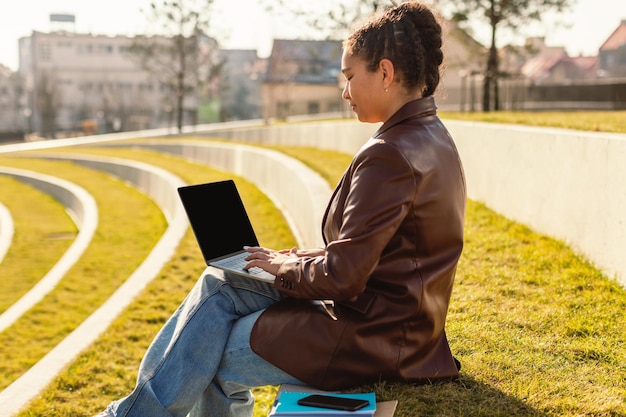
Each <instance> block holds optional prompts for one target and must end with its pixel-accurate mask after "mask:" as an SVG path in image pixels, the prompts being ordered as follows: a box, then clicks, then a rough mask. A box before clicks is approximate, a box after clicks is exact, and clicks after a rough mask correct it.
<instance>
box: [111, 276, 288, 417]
mask: <svg viewBox="0 0 626 417" xmlns="http://www.w3.org/2000/svg"><path fill="white" fill-rule="evenodd" d="M280 298H282V296H281V295H280V293H279V292H277V291H276V290H275V289H274V288H273V287H272V286H271V285H269V284H266V283H263V282H259V281H255V280H251V279H249V278H245V277H239V276H237V275H231V274H229V275H228V276H227V277H225V274H224V272H223V271H220V270H217V269H215V268H207V269H206V270H205V272H204V273H203V275H202V276H201V277H200V279H199V280H198V282H197V283H196V285H195V287H194V288H193V289H192V291H191V292H190V293H189V294H188V296H187V298H185V301H183V303H182V304H181V305H180V307H179V308H178V309H177V310H176V312H175V313H174V315H172V317H171V318H170V319H169V320H168V322H167V323H166V324H165V325H164V326H163V328H162V329H161V331H160V332H159V333H158V334H157V336H156V338H155V339H154V341H153V342H152V344H151V345H150V347H149V348H148V351H147V352H146V354H145V356H144V358H143V360H142V363H141V365H140V367H139V373H138V377H137V385H136V387H135V389H134V390H133V392H132V393H131V394H130V395H129V396H128V397H125V398H123V399H121V400H119V401H115V402H113V403H111V404H110V405H109V407H108V408H107V414H108V415H110V416H118V417H140V416H141V417H145V416H150V417H170V416H180V417H184V416H186V415H187V413H188V412H189V411H190V410H191V408H192V407H193V406H194V404H195V403H196V402H197V401H198V399H199V398H201V396H202V395H203V392H205V390H206V389H207V387H208V386H209V384H211V381H212V380H213V379H214V377H215V375H216V373H217V372H218V368H219V366H220V362H221V361H222V356H223V352H224V349H225V347H226V344H227V341H228V340H229V338H230V334H231V329H232V327H233V325H234V324H235V323H236V322H237V321H238V320H239V319H240V318H241V317H245V316H248V315H249V314H252V313H257V312H260V311H261V310H263V309H265V308H267V307H268V306H270V305H272V304H273V303H275V302H276V301H277V300H279V299H280ZM248 337H249V333H248ZM105 415H106V414H105Z"/></svg>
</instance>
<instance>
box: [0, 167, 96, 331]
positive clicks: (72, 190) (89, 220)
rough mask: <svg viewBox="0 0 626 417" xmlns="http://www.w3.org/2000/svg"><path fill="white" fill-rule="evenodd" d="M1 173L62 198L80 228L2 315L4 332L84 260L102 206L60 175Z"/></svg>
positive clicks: (2, 169)
mask: <svg viewBox="0 0 626 417" xmlns="http://www.w3.org/2000/svg"><path fill="white" fill-rule="evenodd" d="M0 175H8V176H11V177H13V178H16V179H17V180H19V181H21V182H24V183H26V184H29V185H32V186H33V187H35V188H37V189H39V190H41V191H42V192H44V193H46V194H49V195H51V196H52V197H54V198H55V199H57V200H58V201H60V202H61V204H63V205H64V206H65V207H66V210H67V211H68V213H69V214H70V217H71V218H72V220H73V221H74V223H75V224H76V226H77V227H78V230H79V232H78V235H77V236H76V239H74V242H73V243H72V245H71V246H70V247H69V248H68V250H67V251H66V252H65V253H64V254H63V256H62V257H61V259H59V261H58V262H57V263H56V264H55V265H54V266H53V267H52V269H50V270H49V271H48V273H47V274H46V275H45V276H44V277H43V278H42V279H41V280H40V281H39V282H37V284H36V285H35V286H34V287H33V288H31V289H30V290H29V291H28V292H27V293H26V294H24V295H23V296H22V297H21V298H20V299H19V300H17V301H16V302H15V303H14V304H12V305H11V307H9V308H8V309H7V310H5V311H4V312H3V313H2V314H1V315H0V332H2V331H3V330H5V329H6V328H7V327H9V326H10V325H11V324H13V323H14V322H15V321H16V320H17V319H19V318H20V317H21V316H22V315H23V314H24V313H25V312H26V311H28V310H30V309H31V308H32V307H33V306H34V305H35V304H37V303H38V302H39V301H40V300H41V299H42V298H43V297H44V296H45V295H46V294H48V293H49V292H50V291H52V290H53V289H54V287H56V286H57V284H58V283H59V281H61V279H62V278H63V277H64V276H65V274H66V273H67V271H68V270H69V269H70V268H71V267H72V266H73V265H74V264H75V263H76V261H78V259H80V257H81V256H82V254H83V252H84V251H85V250H86V249H87V247H88V246H89V242H91V239H92V238H93V235H94V233H95V231H96V228H97V226H98V206H97V205H96V202H95V200H94V199H93V197H92V196H91V194H89V193H88V192H87V191H85V189H83V188H81V187H79V186H77V185H76V184H73V183H71V182H69V181H65V180H63V179H60V178H55V177H52V176H49V175H43V174H39V173H36V172H32V171H26V170H21V169H14V168H7V167H0Z"/></svg>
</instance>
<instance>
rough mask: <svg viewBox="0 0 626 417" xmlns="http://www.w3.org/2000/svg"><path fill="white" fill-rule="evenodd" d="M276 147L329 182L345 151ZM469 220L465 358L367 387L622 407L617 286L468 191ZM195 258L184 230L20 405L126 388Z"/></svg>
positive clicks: (67, 410)
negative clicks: (99, 327)
mask: <svg viewBox="0 0 626 417" xmlns="http://www.w3.org/2000/svg"><path fill="white" fill-rule="evenodd" d="M275 149H280V150H281V151H283V152H285V153H287V154H290V155H292V156H295V157H298V158H300V159H302V160H303V162H305V163H306V164H307V165H309V166H311V167H312V168H313V169H316V170H318V171H319V172H321V173H323V176H324V177H325V178H326V179H327V181H329V183H330V185H331V186H334V185H335V183H336V182H337V180H338V178H339V176H340V175H341V173H342V171H343V169H344V168H345V166H346V165H347V163H348V162H349V160H350V156H349V155H343V154H338V153H334V152H325V151H319V150H314V149H302V148H293V147H280V148H275ZM80 151H81V152H84V151H83V150H82V149H81V150H80ZM93 152H95V153H98V154H107V155H114V156H122V157H127V158H131V159H138V160H141V161H144V162H148V163H153V164H155V165H159V166H161V167H164V168H166V169H168V170H170V171H172V172H173V173H175V174H177V175H179V176H181V177H182V178H183V179H185V180H186V181H187V182H189V183H194V182H204V181H210V180H214V179H220V178H224V177H226V176H228V177H231V176H232V175H229V174H228V173H223V172H219V171H214V170H211V169H210V168H207V167H204V166H201V165H197V164H193V163H189V162H186V161H183V160H181V159H179V158H176V157H172V156H168V155H161V154H157V153H152V152H146V151H136V150H130V149H115V150H113V149H96V150H93ZM0 162H2V161H0ZM237 181H238V187H240V188H241V187H243V188H242V194H243V195H244V200H246V201H245V203H246V206H247V207H250V208H252V207H254V210H251V217H253V219H252V221H253V223H254V224H255V228H257V227H259V228H260V227H261V225H266V226H267V227H265V228H264V230H262V231H260V232H259V235H260V236H261V241H262V244H264V245H266V246H270V247H276V248H279V247H290V246H292V245H293V238H292V237H291V236H290V234H289V232H288V230H287V228H286V224H285V222H284V220H283V219H282V217H281V216H280V213H278V211H277V209H276V208H275V207H273V205H272V204H271V203H270V202H269V200H267V199H266V198H265V197H264V196H263V195H262V194H260V193H259V192H258V190H256V189H255V188H254V187H252V186H251V185H249V184H248V183H246V182H245V181H243V180H242V179H238V180H237ZM257 209H259V213H258V214H257ZM265 216H267V217H265ZM136 223H137V222H136ZM466 224H467V226H466V227H467V228H466V246H465V250H464V253H463V256H462V258H461V262H460V264H459V268H458V273H457V280H456V284H455V288H454V292H453V296H452V300H451V305H450V313H449V316H448V325H447V333H448V337H449V339H450V344H451V347H452V349H453V352H454V354H455V355H456V356H457V357H458V358H459V359H460V360H461V362H462V364H463V369H462V372H461V377H460V379H459V380H458V381H456V382H452V383H444V384H434V385H423V386H414V385H407V384H390V383H381V384H377V385H374V386H371V387H362V389H374V390H375V391H376V392H377V395H378V397H379V399H382V400H385V399H398V400H399V401H400V404H399V407H398V410H397V412H396V416H397V417H413V416H618V415H626V406H625V404H626V365H625V364H626V330H625V328H624V325H623V323H624V315H625V313H624V312H625V311H626V291H624V289H623V288H621V287H620V286H619V285H617V284H616V283H615V282H614V281H612V280H610V279H608V278H607V277H605V276H603V275H602V274H601V273H600V272H598V270H597V269H595V268H594V267H593V265H591V264H589V263H588V262H586V261H585V260H584V259H583V258H581V257H580V256H578V255H577V254H575V253H574V252H572V251H571V249H569V248H568V247H567V246H565V245H564V244H563V243H561V242H559V241H556V240H554V239H550V238H548V237H546V236H543V235H541V234H538V233H535V232H533V231H532V230H529V229H528V228H526V227H524V226H522V225H519V224H516V223H513V222H511V221H509V220H507V219H505V218H504V217H502V216H500V215H498V214H496V213H494V212H493V211H491V210H489V209H488V208H487V207H485V206H483V205H481V204H478V203H475V202H473V201H469V202H468V211H467V221H466ZM133 226H136V225H129V226H128V227H133ZM125 252H127V251H125ZM134 252H135V256H139V255H138V254H137V253H138V251H136V250H135V251H134ZM131 255H132V254H131V253H130V252H129V256H131ZM107 256H109V255H107ZM107 259H108V258H107ZM202 269H203V263H202V260H201V258H200V257H199V253H198V249H197V247H196V243H195V240H194V239H193V237H192V235H191V233H190V232H189V233H188V234H187V236H186V237H185V239H184V240H183V242H182V243H181V245H180V247H179V248H178V251H177V254H176V256H175V257H174V258H173V259H172V260H171V261H170V262H169V263H168V264H167V266H166V267H165V268H164V269H163V271H162V273H161V274H160V275H159V277H157V278H156V279H155V280H154V281H153V282H152V283H151V284H150V285H149V286H148V288H147V289H146V290H145V291H144V293H143V294H142V295H141V296H139V297H138V299H137V300H136V302H134V303H133V304H132V305H131V306H130V307H129V308H128V309H127V310H126V311H125V312H124V314H122V315H121V316H120V317H118V318H117V319H116V320H115V322H114V324H113V325H112V326H111V328H110V329H108V330H107V332H106V333H105V334H104V335H103V336H102V337H101V338H100V339H99V340H98V341H97V342H96V343H95V344H94V345H93V346H92V347H91V348H90V349H88V350H87V351H85V352H83V353H82V354H81V355H80V357H79V358H78V359H77V360H76V361H75V362H74V363H73V364H72V365H71V366H70V367H69V368H68V369H67V370H66V371H64V372H62V373H61V374H60V375H59V376H58V377H57V378H56V380H55V381H54V383H53V384H51V386H50V387H48V388H47V389H46V390H45V391H44V393H43V394H42V397H41V398H39V399H37V400H35V401H34V402H33V403H32V404H30V405H29V406H28V407H27V409H26V410H24V411H23V412H22V413H20V415H21V416H81V415H90V414H93V413H95V412H97V411H99V410H100V409H101V408H102V407H104V406H105V405H106V403H108V402H109V401H110V400H112V399H115V398H118V397H120V396H123V395H126V394H127V393H128V392H129V390H130V389H132V386H133V385H134V379H135V377H136V370H137V367H138V365H139V361H140V359H141V357H142V355H143V353H144V351H145V348H146V347H147V344H148V343H149V342H150V341H151V339H152V337H153V336H154V334H155V333H156V332H157V331H158V329H159V328H160V326H161V325H162V323H163V322H164V320H165V319H166V318H167V317H169V315H170V314H171V313H172V311H173V310H174V309H175V308H176V306H177V305H178V304H179V302H180V301H181V300H182V298H183V297H184V295H185V294H186V293H187V291H188V290H189V289H190V288H191V286H192V285H193V283H194V282H195V280H196V278H197V276H198V274H199V273H200V271H201V270H202ZM273 392H274V388H272V387H265V388H263V389H259V390H257V391H256V392H255V394H256V398H257V407H256V409H255V417H261V416H264V415H265V413H266V412H267V409H268V407H269V404H270V402H271V400H272V397H273Z"/></svg>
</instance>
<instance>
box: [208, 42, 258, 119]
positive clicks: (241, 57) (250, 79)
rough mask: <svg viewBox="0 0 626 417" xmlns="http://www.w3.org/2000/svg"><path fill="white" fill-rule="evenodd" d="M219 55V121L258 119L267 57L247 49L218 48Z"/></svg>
mask: <svg viewBox="0 0 626 417" xmlns="http://www.w3.org/2000/svg"><path fill="white" fill-rule="evenodd" d="M220 55H221V58H222V62H223V66H222V70H221V75H220V82H219V85H220V89H219V96H220V113H221V114H220V120H223V121H229V120H249V119H258V118H261V117H262V112H261V81H262V79H263V77H264V75H265V72H266V63H267V60H265V59H261V58H259V56H258V55H257V52H256V51H255V50H250V49H231V50H221V51H220Z"/></svg>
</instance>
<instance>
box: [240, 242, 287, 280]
mask: <svg viewBox="0 0 626 417" xmlns="http://www.w3.org/2000/svg"><path fill="white" fill-rule="evenodd" d="M244 249H245V250H246V251H247V252H249V253H250V255H248V257H247V258H246V261H248V263H247V264H246V266H245V267H244V269H246V270H247V269H250V268H252V267H257V268H261V269H262V270H264V271H266V272H269V273H270V274H272V275H276V274H277V273H278V269H279V268H280V266H281V265H282V264H283V262H285V261H286V260H287V259H289V258H292V257H297V255H296V254H295V252H294V250H293V249H292V250H288V251H284V250H283V251H276V250H272V249H267V248H262V247H259V246H250V247H245V248H244Z"/></svg>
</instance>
